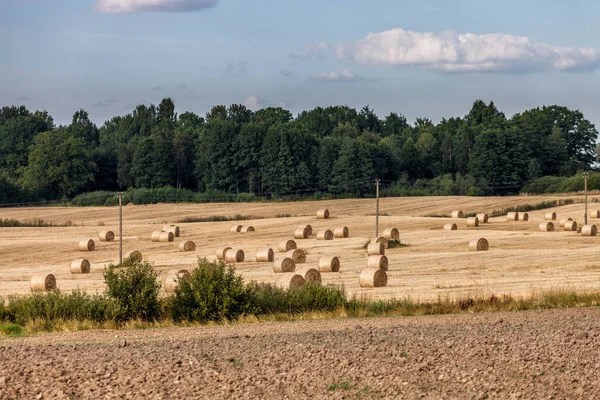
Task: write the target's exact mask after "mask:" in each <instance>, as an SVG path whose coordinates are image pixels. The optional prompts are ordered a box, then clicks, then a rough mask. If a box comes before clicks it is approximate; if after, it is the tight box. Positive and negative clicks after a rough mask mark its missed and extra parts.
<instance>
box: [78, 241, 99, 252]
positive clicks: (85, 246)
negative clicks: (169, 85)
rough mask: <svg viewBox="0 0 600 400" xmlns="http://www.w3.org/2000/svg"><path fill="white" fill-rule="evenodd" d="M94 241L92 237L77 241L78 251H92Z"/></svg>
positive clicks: (94, 244) (94, 246)
mask: <svg viewBox="0 0 600 400" xmlns="http://www.w3.org/2000/svg"><path fill="white" fill-rule="evenodd" d="M94 249H96V243H95V242H94V241H93V240H92V239H86V240H82V241H81V242H79V251H94Z"/></svg>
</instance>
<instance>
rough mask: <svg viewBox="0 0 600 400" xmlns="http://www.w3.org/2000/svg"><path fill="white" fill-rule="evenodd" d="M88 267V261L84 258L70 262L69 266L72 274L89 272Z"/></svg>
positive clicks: (89, 267) (89, 266)
mask: <svg viewBox="0 0 600 400" xmlns="http://www.w3.org/2000/svg"><path fill="white" fill-rule="evenodd" d="M90 269H91V265H90V262H89V261H88V260H86V259H85V258H82V259H79V260H75V261H73V262H71V266H70V267H69V270H70V271H71V273H72V274H89V273H90Z"/></svg>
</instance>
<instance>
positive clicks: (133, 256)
mask: <svg viewBox="0 0 600 400" xmlns="http://www.w3.org/2000/svg"><path fill="white" fill-rule="evenodd" d="M125 260H131V261H134V262H141V261H142V253H140V252H139V251H137V250H132V251H130V252H128V253H127V254H125V258H124V259H123V261H125Z"/></svg>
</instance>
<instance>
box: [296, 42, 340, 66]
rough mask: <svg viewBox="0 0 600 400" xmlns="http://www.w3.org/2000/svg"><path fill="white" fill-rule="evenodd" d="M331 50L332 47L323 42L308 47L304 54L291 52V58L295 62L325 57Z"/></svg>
mask: <svg viewBox="0 0 600 400" xmlns="http://www.w3.org/2000/svg"><path fill="white" fill-rule="evenodd" d="M330 50H331V47H330V46H329V45H328V44H327V43H325V42H322V43H319V44H316V45H314V46H310V47H308V48H307V49H306V50H305V51H304V54H290V59H291V60H292V61H294V62H297V61H304V60H316V59H323V58H325V57H326V56H327V55H328V53H329V51H330Z"/></svg>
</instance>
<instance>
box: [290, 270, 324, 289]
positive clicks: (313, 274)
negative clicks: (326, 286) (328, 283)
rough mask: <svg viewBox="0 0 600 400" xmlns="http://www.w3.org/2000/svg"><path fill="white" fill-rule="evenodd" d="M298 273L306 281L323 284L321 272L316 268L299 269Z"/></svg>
mask: <svg viewBox="0 0 600 400" xmlns="http://www.w3.org/2000/svg"><path fill="white" fill-rule="evenodd" d="M296 274H298V275H300V276H301V277H303V278H304V281H305V282H306V283H314V284H318V285H320V284H321V273H320V272H319V271H318V270H317V269H315V268H302V269H298V270H296Z"/></svg>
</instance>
